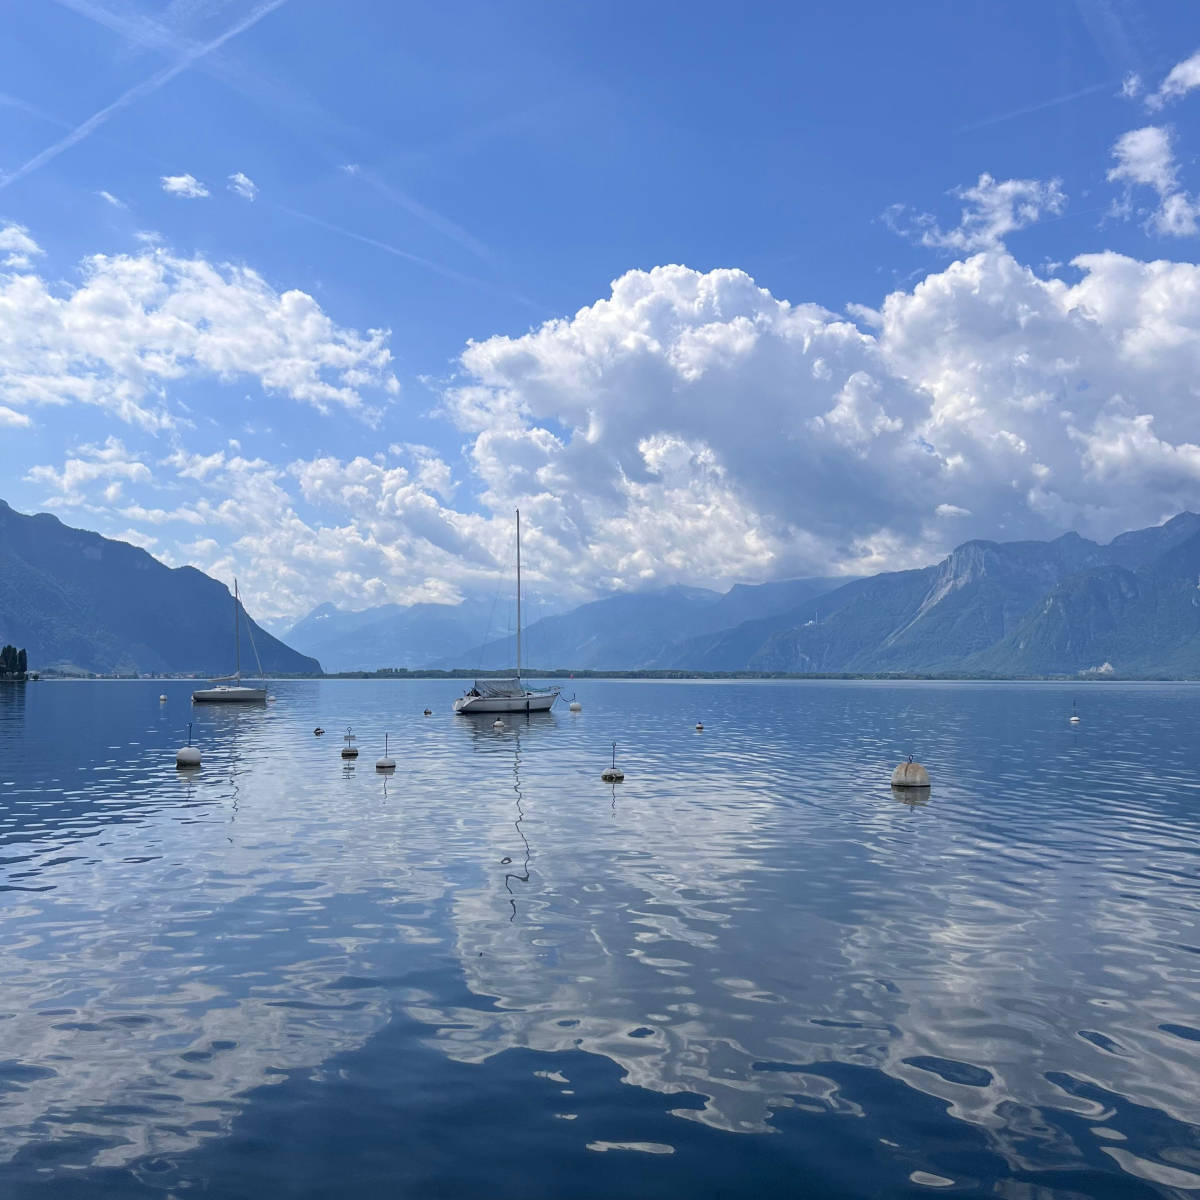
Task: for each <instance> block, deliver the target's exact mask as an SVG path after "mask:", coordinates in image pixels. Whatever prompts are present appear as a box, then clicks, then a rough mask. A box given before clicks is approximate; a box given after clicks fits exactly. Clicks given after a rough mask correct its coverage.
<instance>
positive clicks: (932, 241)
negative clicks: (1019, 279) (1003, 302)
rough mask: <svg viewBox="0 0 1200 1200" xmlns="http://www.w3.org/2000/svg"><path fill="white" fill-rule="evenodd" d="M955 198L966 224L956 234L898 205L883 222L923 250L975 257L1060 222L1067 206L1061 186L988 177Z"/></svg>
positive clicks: (958, 191) (957, 192)
mask: <svg viewBox="0 0 1200 1200" xmlns="http://www.w3.org/2000/svg"><path fill="white" fill-rule="evenodd" d="M950 194H951V195H952V196H954V197H956V198H957V199H959V200H962V201H963V208H962V215H961V219H960V221H959V223H958V225H957V226H955V227H954V228H953V229H942V227H941V226H940V225H939V224H938V223H937V220H936V218H935V217H934V215H933V214H932V213H911V212H910V211H909V210H908V209H907V208H906V207H905V206H904V205H903V204H893V205H892V206H891V207H890V208H889V209H887V210H886V211H885V212H884V214H883V220H884V222H885V223H886V224H887V226H888V227H889V228H890V229H891V230H892V231H893V232H894V233H898V234H899V235H900V236H901V237H906V238H910V239H911V240H912V241H914V242H916V243H918V244H919V245H921V246H929V247H931V248H936V249H940V250H949V251H952V252H953V253H956V254H974V253H975V252H976V251H978V250H994V249H997V248H998V247H1000V246H1002V245H1003V243H1004V238H1005V237H1007V236H1008V234H1010V233H1016V232H1017V231H1018V230H1021V229H1025V228H1027V227H1028V226H1030V225H1033V224H1034V223H1035V222H1037V221H1040V220H1042V219H1044V218H1045V217H1047V216H1057V215H1058V214H1059V213H1061V212H1062V210H1063V209H1064V208H1065V207H1066V203H1067V197H1066V194H1065V193H1064V192H1063V190H1062V181H1061V180H1058V179H1051V180H1049V181H1048V182H1044V181H1042V180H1040V179H1003V180H997V179H993V178H992V176H990V175H988V174H987V173H986V172H985V173H984V174H982V175H980V177H979V180H978V182H977V183H975V184H974V185H973V186H971V187H957V188H955V189H954V190H953V191H952V192H951V193H950Z"/></svg>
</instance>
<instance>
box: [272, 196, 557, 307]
mask: <svg viewBox="0 0 1200 1200" xmlns="http://www.w3.org/2000/svg"><path fill="white" fill-rule="evenodd" d="M275 207H276V208H277V209H278V210H279V211H280V212H282V213H287V215H288V216H289V217H295V218H296V220H298V221H307V222H308V223H309V224H310V225H316V226H317V227H318V228H319V229H325V230H328V231H329V232H330V233H336V234H337V235H338V236H339V237H344V238H350V239H351V240H352V241H355V242H361V243H362V244H363V245H364V246H372V247H374V248H375V249H376V250H382V251H383V252H384V253H385V254H393V255H395V256H396V257H397V258H402V259H404V260H405V261H406V262H410V263H415V264H416V265H417V266H419V267H424V268H425V269H426V270H427V271H432V272H433V273H434V274H435V275H441V276H443V277H444V278H446V279H453V280H454V281H455V282H456V283H463V284H466V285H467V286H469V287H474V288H479V289H481V290H482V291H485V292H491V293H493V294H494V295H498V296H504V297H505V298H506V299H508V300H514V301H516V303H518V304H521V305H524V306H525V307H527V308H532V309H535V310H537V311H539V312H540V311H542V309H541V306H540V305H537V304H534V302H533V301H532V300H530V299H529V298H528V297H527V296H522V295H521V294H520V293H519V292H510V291H507V290H506V289H505V288H502V287H498V286H496V285H495V284H492V283H488V281H487V280H486V279H478V278H476V277H475V276H474V275H467V274H464V273H463V272H462V271H456V270H454V268H453V267H446V266H443V265H442V264H441V263H439V262H434V261H433V259H431V258H424V257H422V256H421V255H420V254H413V253H412V252H411V251H409V250H401V249H400V247H399V246H393V245H392V244H391V243H390V242H381V241H380V240H379V239H378V238H373V237H368V236H367V235H366V234H365V233H355V231H354V230H353V229H345V228H343V227H342V226H341V225H335V224H334V223H333V222H332V221H326V220H323V219H322V218H321V217H315V216H313V214H312V213H306V212H301V211H300V210H299V209H296V208H289V207H288V206H287V205H286V204H276V205H275Z"/></svg>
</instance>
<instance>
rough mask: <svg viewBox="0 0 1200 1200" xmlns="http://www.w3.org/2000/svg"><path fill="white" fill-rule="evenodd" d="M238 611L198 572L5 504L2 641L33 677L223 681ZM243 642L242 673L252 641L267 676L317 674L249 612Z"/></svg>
mask: <svg viewBox="0 0 1200 1200" xmlns="http://www.w3.org/2000/svg"><path fill="white" fill-rule="evenodd" d="M233 611H234V610H233V596H232V595H230V592H229V589H228V588H227V587H226V586H225V585H224V584H223V583H219V582H218V581H217V580H215V579H213V578H211V577H210V576H208V575H205V574H204V573H203V572H202V571H197V570H196V569H195V568H194V567H178V568H171V567H168V566H166V565H165V564H163V563H161V562H159V561H158V559H156V558H154V557H153V556H151V555H149V554H147V553H146V551H145V550H141V549H139V548H138V547H136V546H130V545H129V544H128V543H126V542H117V541H112V540H111V539H109V538H105V537H101V536H100V535H99V534H98V533H89V532H88V531H87V530H83V529H72V528H71V527H70V526H67V525H64V524H63V523H62V522H61V521H59V519H58V518H57V517H54V516H51V515H50V514H49V513H38V514H37V515H36V516H26V515H24V514H22V513H18V512H16V511H15V510H14V509H12V508H10V507H9V506H8V505H7V504H6V503H5V502H4V501H3V500H0V642H12V643H13V644H14V645H17V646H22V647H24V648H25V649H26V650H27V651H28V653H29V665H30V669H31V670H41V671H45V670H51V669H61V670H68V671H81V672H89V673H95V674H128V673H134V672H142V673H181V674H186V673H193V672H195V673H202V674H206V675H218V674H227V673H229V672H230V671H232V670H233V658H234V648H233ZM242 637H243V641H242V653H243V660H242V661H243V665H248V664H252V663H253V662H254V656H253V650H252V647H251V645H250V639H251V638H253V647H254V648H257V650H258V654H259V657H260V659H261V660H262V666H263V670H264V671H265V672H266V673H267V674H309V673H316V672H319V671H320V669H321V666H320V663H318V662H317V661H316V659H313V658H308V657H306V656H305V655H303V654H298V653H297V652H296V651H295V650H293V649H291V647H290V646H286V645H284V643H283V642H281V641H280V640H279V639H278V638H275V637H272V636H271V635H270V634H269V633H267V631H266V630H265V629H262V628H260V627H259V626H258V625H256V624H255V623H254V622H253V621H252V620H250V618H249V617H248V616H247V615H246V614H245V613H244V612H243V615H242Z"/></svg>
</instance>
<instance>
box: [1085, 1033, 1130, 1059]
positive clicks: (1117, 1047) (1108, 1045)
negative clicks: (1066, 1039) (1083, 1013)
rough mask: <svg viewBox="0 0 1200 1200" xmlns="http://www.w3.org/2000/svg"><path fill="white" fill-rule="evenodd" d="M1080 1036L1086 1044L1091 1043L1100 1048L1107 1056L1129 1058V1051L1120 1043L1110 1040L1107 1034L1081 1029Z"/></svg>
mask: <svg viewBox="0 0 1200 1200" xmlns="http://www.w3.org/2000/svg"><path fill="white" fill-rule="evenodd" d="M1079 1036H1080V1037H1081V1038H1083V1040H1084V1041H1085V1042H1091V1044H1092V1045H1093V1046H1097V1047H1099V1048H1100V1049H1101V1050H1103V1051H1104V1052H1105V1053H1106V1054H1117V1055H1120V1056H1122V1057H1125V1058H1128V1057H1129V1051H1128V1050H1126V1049H1125V1047H1124V1046H1122V1045H1121V1043H1120V1042H1118V1041H1116V1040H1114V1039H1113V1038H1110V1037H1109V1036H1108V1035H1107V1034H1105V1033H1100V1032H1098V1031H1097V1030H1095V1029H1081V1030H1079Z"/></svg>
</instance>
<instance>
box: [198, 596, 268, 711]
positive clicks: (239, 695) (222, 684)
mask: <svg viewBox="0 0 1200 1200" xmlns="http://www.w3.org/2000/svg"><path fill="white" fill-rule="evenodd" d="M241 618H242V600H241V597H240V596H239V595H238V583H237V580H236V579H235V580H234V581H233V662H234V669H233V674H232V675H224V676H222V677H221V678H220V679H214V680H213V682H214V683H216V684H217V685H218V686H217V687H211V688H201V689H200V690H199V691H196V692H193V693H192V700H193V701H194V702H195V703H197V704H265V703H266V700H267V689H266V688H265V687H243V686H242V619H241ZM250 645H251V647H253V649H254V661H255V662H258V647H257V646H255V645H254V635H253V634H251V635H250ZM258 674H259V677H260V678H261V677H262V663H261V662H259V663H258ZM229 681H232V682H229Z"/></svg>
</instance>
